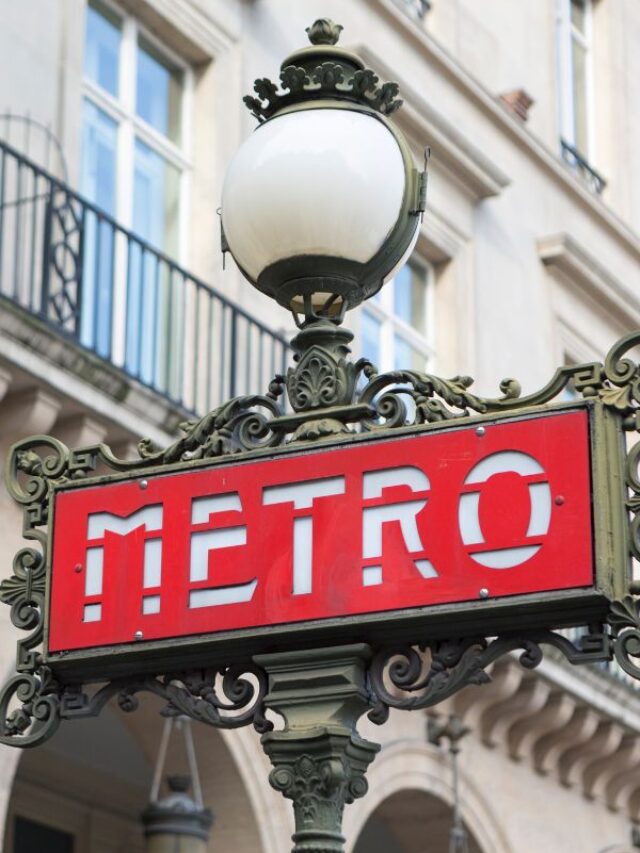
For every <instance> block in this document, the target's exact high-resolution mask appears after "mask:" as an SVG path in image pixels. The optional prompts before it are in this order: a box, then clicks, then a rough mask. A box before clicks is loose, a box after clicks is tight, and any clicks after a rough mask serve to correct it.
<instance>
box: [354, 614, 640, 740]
mask: <svg viewBox="0 0 640 853" xmlns="http://www.w3.org/2000/svg"><path fill="white" fill-rule="evenodd" d="M638 637H639V639H640V634H639V635H638ZM545 644H546V645H551V646H555V647H556V648H557V649H559V650H560V651H561V652H562V653H563V654H564V656H565V657H566V658H567V660H569V661H570V662H571V663H594V662H597V661H608V660H611V657H612V653H613V652H612V648H611V642H610V637H609V635H608V633H606V632H605V631H604V630H601V631H597V632H594V633H590V634H585V635H584V636H583V637H581V638H580V640H579V644H578V645H576V644H574V643H573V642H571V641H570V640H569V639H567V638H566V637H563V636H562V635H560V634H556V633H554V632H553V631H531V632H528V633H525V634H504V635H502V636H500V637H496V638H494V639H486V638H484V637H466V638H455V639H446V640H441V641H432V642H429V643H424V644H420V645H417V646H395V647H389V648H385V649H381V650H380V651H378V653H377V654H376V655H375V656H374V658H373V660H372V661H371V665H370V668H369V681H370V687H371V691H372V705H373V707H372V710H371V711H370V712H369V715H368V716H369V719H370V720H371V721H372V722H374V723H377V724H378V725H381V724H382V723H384V722H385V721H386V720H387V718H388V716H389V710H390V709H391V708H399V709H402V710H405V711H415V710H418V709H423V708H430V707H432V706H433V705H437V704H438V703H439V702H442V701H444V700H445V699H448V698H449V697H450V696H453V695H454V694H455V693H457V692H458V691H459V690H462V688H463V687H466V686H468V685H470V684H476V685H478V684H486V683H487V682H489V681H491V676H490V675H489V673H488V672H487V667H489V666H490V665H491V664H492V663H494V662H495V661H496V660H498V658H500V657H502V656H503V655H506V654H509V653H510V652H514V651H517V650H520V651H521V653H520V655H519V657H518V659H519V662H520V664H521V665H522V666H523V667H525V668H526V669H535V667H537V666H538V664H539V663H540V662H541V661H542V657H543V651H542V648H541V647H542V646H543V645H545ZM639 649H640V646H639ZM639 673H640V670H639Z"/></svg>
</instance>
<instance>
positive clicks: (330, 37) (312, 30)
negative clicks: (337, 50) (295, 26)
mask: <svg viewBox="0 0 640 853" xmlns="http://www.w3.org/2000/svg"><path fill="white" fill-rule="evenodd" d="M343 29H344V27H341V26H340V24H334V23H333V21H332V20H331V19H330V18H318V20H317V21H315V22H314V23H313V24H312V25H311V26H310V27H307V29H306V33H307V35H308V36H309V41H310V42H311V44H337V43H338V39H339V38H340V33H341V32H342V30H343Z"/></svg>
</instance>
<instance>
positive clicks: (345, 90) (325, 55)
mask: <svg viewBox="0 0 640 853" xmlns="http://www.w3.org/2000/svg"><path fill="white" fill-rule="evenodd" d="M342 29H343V28H342V27H341V26H340V25H339V24H334V23H333V21H331V20H329V18H320V19H319V20H317V21H316V22H315V23H314V24H313V25H312V26H311V27H308V28H307V31H306V32H307V35H308V36H309V41H310V42H311V44H312V45H313V46H312V47H307V48H303V49H302V50H298V51H296V52H295V53H293V54H291V56H289V57H287V59H285V61H284V62H283V63H282V66H281V72H280V83H281V85H282V89H283V90H286V91H280V92H279V91H278V87H277V85H276V84H275V83H272V82H271V80H268V79H267V78H261V79H259V80H256V81H255V83H254V86H253V89H254V91H255V93H256V95H257V96H258V97H257V98H254V97H253V96H252V95H246V96H245V98H244V103H245V104H246V106H247V107H248V109H249V110H250V111H251V113H252V115H254V116H255V117H256V118H257V119H258V121H260V122H262V121H266V120H267V119H269V118H271V116H273V115H274V114H275V113H276V112H279V111H280V110H282V109H284V108H286V107H290V106H292V105H295V104H298V103H300V102H305V101H306V102H308V101H310V100H326V99H330V100H345V101H349V102H353V103H356V104H360V105H362V106H364V107H367V108H368V109H370V110H375V111H378V112H380V113H382V114H383V115H390V114H391V113H393V112H395V111H396V110H397V109H399V108H400V107H401V106H402V101H401V100H399V99H398V97H397V96H398V94H399V87H398V84H397V83H384V84H382V85H381V86H378V83H379V82H380V81H379V79H378V76H377V75H376V74H375V73H374V72H373V71H371V70H370V69H369V68H365V67H364V64H363V62H362V60H361V59H360V58H359V57H357V56H355V55H354V54H353V53H349V52H348V51H346V50H342V49H341V48H339V47H335V45H336V44H337V42H338V39H339V38H340V32H341V31H342Z"/></svg>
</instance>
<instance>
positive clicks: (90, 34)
mask: <svg viewBox="0 0 640 853" xmlns="http://www.w3.org/2000/svg"><path fill="white" fill-rule="evenodd" d="M86 16H87V17H86V29H85V44H84V73H85V74H86V76H87V77H88V78H89V79H90V80H92V81H93V82H94V83H97V84H98V85H99V86H102V88H103V89H106V90H107V92H109V93H110V94H111V95H114V97H117V95H118V66H119V61H120V41H121V32H120V21H119V20H118V18H117V17H116V16H115V15H114V14H113V13H112V12H111V11H110V10H109V9H107V8H106V7H104V6H102V4H98V3H91V5H89V6H88V7H87V12H86Z"/></svg>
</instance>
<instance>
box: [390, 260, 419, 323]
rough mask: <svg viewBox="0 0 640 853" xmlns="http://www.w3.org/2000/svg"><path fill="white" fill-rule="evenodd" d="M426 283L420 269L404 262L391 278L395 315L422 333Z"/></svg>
mask: <svg viewBox="0 0 640 853" xmlns="http://www.w3.org/2000/svg"><path fill="white" fill-rule="evenodd" d="M426 289H427V283H426V278H425V274H424V272H423V271H422V270H420V269H419V268H417V267H414V266H412V265H411V264H405V265H404V266H403V267H402V269H401V270H400V271H399V272H398V273H397V274H396V276H395V278H394V280H393V310H394V313H395V315H396V316H397V317H399V318H400V319H401V320H403V321H404V322H405V323H407V324H408V325H409V326H413V328H414V329H415V330H416V331H417V332H420V334H424V333H425V331H426V323H427V317H426Z"/></svg>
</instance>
